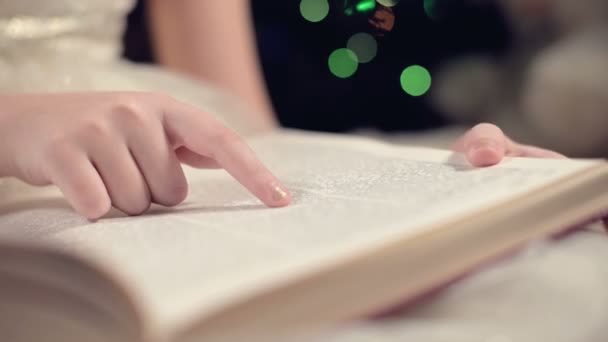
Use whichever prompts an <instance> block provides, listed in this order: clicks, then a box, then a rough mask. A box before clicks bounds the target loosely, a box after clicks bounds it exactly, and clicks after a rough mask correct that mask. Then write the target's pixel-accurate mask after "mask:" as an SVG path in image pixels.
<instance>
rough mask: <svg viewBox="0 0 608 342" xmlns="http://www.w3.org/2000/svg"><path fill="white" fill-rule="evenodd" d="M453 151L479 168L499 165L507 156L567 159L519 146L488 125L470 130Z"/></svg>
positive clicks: (480, 125)
mask: <svg viewBox="0 0 608 342" xmlns="http://www.w3.org/2000/svg"><path fill="white" fill-rule="evenodd" d="M452 149H453V150H454V151H456V152H462V153H464V154H465V155H466V157H467V159H468V160H469V162H470V163H471V164H472V165H474V166H479V167H483V166H491V165H495V164H498V163H500V161H501V160H502V159H503V158H504V157H505V156H511V157H532V158H565V156H563V155H561V154H559V153H557V152H553V151H549V150H545V149H542V148H538V147H534V146H527V145H521V144H518V143H516V142H514V141H513V140H511V139H509V137H507V136H506V135H505V134H504V133H503V132H502V131H501V130H500V128H498V127H496V126H495V125H492V124H486V123H484V124H479V125H477V126H475V127H473V128H472V129H471V130H469V131H468V132H467V133H466V134H464V135H463V136H462V137H461V138H460V139H458V141H457V142H456V143H455V144H454V145H453V146H452Z"/></svg>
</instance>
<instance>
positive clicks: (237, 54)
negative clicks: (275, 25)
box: [148, 0, 276, 128]
mask: <svg viewBox="0 0 608 342" xmlns="http://www.w3.org/2000/svg"><path fill="white" fill-rule="evenodd" d="M148 3H149V17H150V24H151V29H152V32H153V33H154V34H153V36H154V37H153V42H154V45H155V50H156V55H157V58H158V59H159V61H160V62H161V63H162V64H164V65H166V66H167V67H169V68H172V69H174V70H177V71H181V72H185V73H187V74H189V75H191V76H193V77H196V78H200V79H204V80H207V81H210V82H213V83H214V84H216V85H218V86H220V87H222V88H224V89H226V90H228V91H230V92H231V93H232V94H234V95H236V96H238V97H240V98H241V99H243V101H244V102H245V103H246V104H247V105H248V106H249V107H250V108H251V109H252V112H253V113H254V114H255V115H257V116H258V118H257V119H258V120H259V122H260V123H261V124H263V126H264V127H267V128H271V127H273V126H274V125H276V120H275V117H274V111H273V109H272V105H271V103H270V99H269V97H268V94H267V91H266V87H265V85H264V81H263V76H262V73H261V67H260V63H259V59H258V55H257V50H256V44H255V36H254V33H253V24H252V18H251V13H250V8H249V1H247V0H222V1H208V0H203V1H201V0H180V1H167V0H149V2H148Z"/></svg>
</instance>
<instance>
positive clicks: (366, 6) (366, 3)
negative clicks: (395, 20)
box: [342, 0, 376, 16]
mask: <svg viewBox="0 0 608 342" xmlns="http://www.w3.org/2000/svg"><path fill="white" fill-rule="evenodd" d="M342 7H343V8H344V14H346V15H347V16H351V15H354V14H367V13H371V12H372V11H373V10H375V9H376V0H344V5H343V6H342Z"/></svg>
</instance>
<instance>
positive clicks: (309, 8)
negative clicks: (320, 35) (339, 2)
mask: <svg viewBox="0 0 608 342" xmlns="http://www.w3.org/2000/svg"><path fill="white" fill-rule="evenodd" d="M300 14H302V17H304V19H306V20H308V21H310V22H313V23H317V22H319V21H321V20H323V19H325V17H327V15H328V14H329V1H328V0H302V1H301V2H300Z"/></svg>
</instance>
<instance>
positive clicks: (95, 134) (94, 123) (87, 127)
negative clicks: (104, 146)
mask: <svg viewBox="0 0 608 342" xmlns="http://www.w3.org/2000/svg"><path fill="white" fill-rule="evenodd" d="M80 133H81V134H82V136H83V137H85V138H86V139H93V140H103V139H107V138H110V137H111V136H112V127H111V125H110V124H109V123H108V122H107V121H105V120H103V119H101V118H97V117H94V118H92V119H90V120H86V121H84V122H83V123H82V126H81V129H80Z"/></svg>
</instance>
